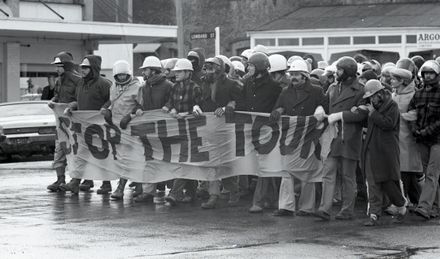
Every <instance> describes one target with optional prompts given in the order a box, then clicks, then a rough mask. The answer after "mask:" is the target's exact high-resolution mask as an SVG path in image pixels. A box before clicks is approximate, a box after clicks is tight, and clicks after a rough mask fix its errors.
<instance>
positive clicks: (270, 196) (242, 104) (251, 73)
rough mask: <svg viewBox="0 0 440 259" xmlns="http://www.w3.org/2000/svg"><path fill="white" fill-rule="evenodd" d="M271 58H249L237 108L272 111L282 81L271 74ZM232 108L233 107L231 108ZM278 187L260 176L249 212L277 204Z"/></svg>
mask: <svg viewBox="0 0 440 259" xmlns="http://www.w3.org/2000/svg"><path fill="white" fill-rule="evenodd" d="M269 67H270V64H269V59H268V57H267V56H266V54H264V53H261V52H257V53H254V54H252V55H251V56H250V57H249V60H248V77H247V78H246V79H244V82H243V84H244V85H243V90H242V93H241V98H240V100H239V101H237V105H236V107H235V109H237V110H241V111H249V112H264V113H271V112H272V110H273V107H274V105H275V103H276V101H277V99H278V96H279V95H280V92H281V89H282V88H281V86H280V83H278V82H275V81H273V79H272V78H271V77H270V74H269V71H268V70H269ZM231 110H232V109H231ZM277 201H278V187H277V184H276V183H275V181H274V179H273V178H272V177H259V178H258V180H257V186H256V188H255V192H254V198H253V202H252V207H251V208H250V209H249V212H251V213H255V212H262V211H263V207H264V204H265V203H266V204H267V205H268V206H276V205H275V204H276V203H277Z"/></svg>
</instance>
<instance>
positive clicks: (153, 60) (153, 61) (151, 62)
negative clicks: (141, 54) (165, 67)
mask: <svg viewBox="0 0 440 259" xmlns="http://www.w3.org/2000/svg"><path fill="white" fill-rule="evenodd" d="M147 67H152V68H159V69H160V68H162V63H161V62H160V60H159V59H158V58H157V57H155V56H148V57H146V58H145V59H144V63H142V66H141V67H140V69H142V68H147Z"/></svg>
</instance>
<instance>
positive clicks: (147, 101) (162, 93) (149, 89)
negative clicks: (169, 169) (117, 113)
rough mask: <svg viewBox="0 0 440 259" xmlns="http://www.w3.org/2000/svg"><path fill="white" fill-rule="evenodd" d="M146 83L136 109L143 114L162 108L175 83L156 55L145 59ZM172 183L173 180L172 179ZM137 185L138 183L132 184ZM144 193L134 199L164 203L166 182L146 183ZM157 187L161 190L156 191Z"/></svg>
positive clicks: (140, 92)
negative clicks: (167, 76) (168, 77)
mask: <svg viewBox="0 0 440 259" xmlns="http://www.w3.org/2000/svg"><path fill="white" fill-rule="evenodd" d="M140 69H142V75H143V77H144V84H143V85H142V87H141V88H140V91H139V94H138V102H139V104H140V105H141V107H138V108H137V109H136V114H138V115H142V113H143V111H150V110H156V109H161V108H162V107H163V106H164V105H165V103H166V102H167V101H168V98H169V95H170V91H171V88H172V87H173V83H171V82H170V81H168V79H167V78H166V76H165V73H164V72H163V69H164V68H163V67H162V63H161V62H160V60H159V59H158V58H157V57H155V56H148V57H146V58H145V59H144V62H143V64H142V66H141V67H140ZM170 182H171V183H172V181H170ZM130 186H136V183H132V184H130ZM142 189H143V193H142V194H140V195H139V196H138V197H135V198H134V199H133V200H134V201H136V202H151V200H152V199H153V201H154V202H155V203H163V202H164V201H165V182H163V183H157V184H156V183H144V184H143V188H142ZM156 189H157V190H159V191H158V192H156Z"/></svg>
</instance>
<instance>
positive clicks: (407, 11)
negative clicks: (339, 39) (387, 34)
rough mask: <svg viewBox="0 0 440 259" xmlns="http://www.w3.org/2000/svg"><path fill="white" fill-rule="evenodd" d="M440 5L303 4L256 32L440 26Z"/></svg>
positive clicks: (257, 28) (258, 28)
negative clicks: (307, 5) (305, 5)
mask: <svg viewBox="0 0 440 259" xmlns="http://www.w3.org/2000/svg"><path fill="white" fill-rule="evenodd" d="M439 14H440V4H438V3H412V4H397V3H392V4H372V5H339V6H336V5H335V6H316V7H315V6H311V7H302V8H299V9H297V10H295V11H293V12H291V13H288V14H286V15H283V16H281V17H280V18H278V19H275V20H272V21H270V22H268V23H265V24H262V25H260V26H258V27H256V28H254V29H253V30H252V31H274V30H311V29H333V28H340V29H343V28H382V27H388V28H389V27H440V15H439Z"/></svg>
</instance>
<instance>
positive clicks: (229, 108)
mask: <svg viewBox="0 0 440 259" xmlns="http://www.w3.org/2000/svg"><path fill="white" fill-rule="evenodd" d="M234 111H235V108H234V107H232V106H229V105H227V106H226V107H225V113H226V115H229V116H230V115H232V114H233V113H234Z"/></svg>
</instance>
